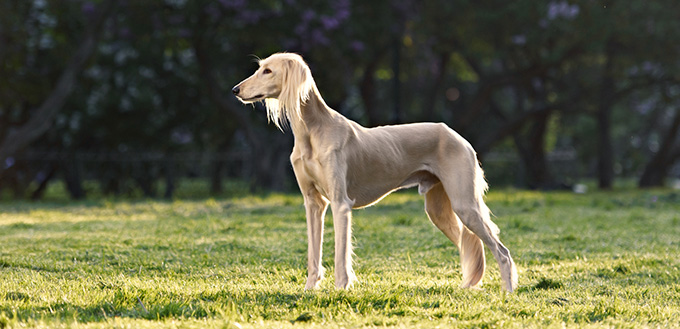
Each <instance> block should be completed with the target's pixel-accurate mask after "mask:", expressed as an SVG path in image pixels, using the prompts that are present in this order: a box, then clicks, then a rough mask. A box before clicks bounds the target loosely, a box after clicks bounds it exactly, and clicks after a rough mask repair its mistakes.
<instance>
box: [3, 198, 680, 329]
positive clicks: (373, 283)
mask: <svg viewBox="0 0 680 329" xmlns="http://www.w3.org/2000/svg"><path fill="white" fill-rule="evenodd" d="M488 203H489V206H490V208H491V209H492V210H493V211H494V213H495V215H496V219H495V221H496V223H497V224H498V226H499V227H500V228H501V239H502V241H503V242H504V243H505V245H506V246H508V248H509V249H510V250H511V252H512V253H513V256H514V259H515V262H516V263H517V266H518V268H519V275H520V276H519V284H520V288H519V289H518V290H517V291H516V292H515V293H513V294H507V293H504V292H502V291H501V288H500V286H501V285H500V283H501V282H500V278H499V272H498V266H497V265H496V263H495V261H494V259H493V257H492V256H491V254H490V253H488V252H487V263H488V270H487V274H486V276H485V280H484V282H485V284H484V286H483V289H481V290H464V289H460V288H459V287H458V285H459V284H460V282H461V273H460V265H459V263H460V262H459V258H458V250H457V249H456V247H455V246H454V245H453V244H452V243H450V242H449V241H448V240H447V239H446V238H445V237H444V235H443V234H441V233H440V232H439V231H438V230H437V229H436V228H435V227H434V226H433V225H432V224H431V223H430V222H429V221H428V219H427V217H426V216H425V213H424V211H423V200H422V197H420V196H418V195H417V194H416V193H414V192H403V193H397V194H394V195H392V196H390V197H388V198H386V199H385V200H383V202H382V203H380V204H379V205H377V206H374V207H372V208H368V209H365V210H358V211H355V212H354V244H355V254H356V255H355V270H356V272H357V276H358V278H359V282H358V284H357V285H356V286H355V287H354V288H353V289H351V290H349V291H342V290H336V289H335V288H334V285H333V277H332V273H333V234H332V233H333V227H332V226H333V225H332V220H331V218H330V214H329V216H327V218H326V219H327V220H326V232H325V241H324V247H325V248H324V251H325V254H324V256H323V260H324V265H325V267H326V269H327V273H328V274H329V275H327V277H326V279H325V280H324V281H323V282H322V284H321V289H319V290H317V291H313V292H305V291H304V290H303V287H304V282H305V278H306V249H307V242H306V227H305V219H304V209H303V206H302V198H301V197H300V196H299V195H298V194H271V195H260V196H249V195H243V196H238V197H233V198H223V199H221V198H219V199H212V198H205V199H198V200H196V199H193V200H191V199H183V200H176V201H172V202H167V201H158V200H141V201H129V200H128V201H126V200H122V201H121V200H110V199H100V200H88V201H83V202H76V203H72V202H63V201H53V202H41V203H30V202H12V201H2V202H1V203H0V328H14V327H56V328H64V327H66V328H71V327H73V328H109V327H113V328H156V327H165V328H250V327H257V328H260V327H271V328H282V327H283V328H285V327H291V328H307V327H315V328H340V327H345V328H354V327H374V326H393V327H400V328H435V327H441V328H452V327H465V328H468V327H479V328H525V327H533V328H561V327H563V326H565V325H566V326H567V327H624V328H626V327H630V328H637V327H678V326H680V259H679V256H680V193H679V192H677V191H675V192H674V191H671V190H650V191H634V190H626V191H617V192H611V193H600V192H595V193H588V194H585V195H575V194H572V193H567V192H551V193H538V192H526V191H515V190H500V191H499V190H495V191H492V192H491V193H490V194H489V195H488Z"/></svg>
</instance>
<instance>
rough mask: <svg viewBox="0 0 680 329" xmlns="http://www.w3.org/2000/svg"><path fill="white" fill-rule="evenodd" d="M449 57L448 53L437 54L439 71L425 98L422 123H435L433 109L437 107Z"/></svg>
mask: <svg viewBox="0 0 680 329" xmlns="http://www.w3.org/2000/svg"><path fill="white" fill-rule="evenodd" d="M449 57H451V53H450V52H442V53H440V54H439V58H438V60H439V71H438V72H437V73H436V75H435V77H434V79H433V81H434V82H433V83H432V87H431V88H430V92H429V95H428V96H427V97H425V100H424V103H423V110H422V114H421V116H420V120H422V121H436V118H435V107H436V106H437V100H439V99H441V97H439V95H440V90H441V87H442V83H443V82H444V77H445V76H446V67H447V65H448V63H449Z"/></svg>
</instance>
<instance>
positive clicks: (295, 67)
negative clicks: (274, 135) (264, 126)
mask: <svg viewBox="0 0 680 329" xmlns="http://www.w3.org/2000/svg"><path fill="white" fill-rule="evenodd" d="M281 67H282V72H281V73H282V79H281V93H280V94H279V97H277V99H266V100H265V104H266V106H267V113H268V115H269V119H270V120H271V121H274V124H275V125H276V126H277V127H279V129H281V124H283V125H285V124H286V122H285V121H286V120H287V121H292V120H299V119H300V116H301V113H300V105H301V104H303V103H304V102H305V101H307V99H308V98H309V92H310V91H311V90H312V86H313V84H314V81H313V79H312V74H311V72H310V70H309V67H308V66H307V64H305V63H304V62H303V61H302V59H300V60H297V59H290V58H287V59H284V60H283V63H282V65H281Z"/></svg>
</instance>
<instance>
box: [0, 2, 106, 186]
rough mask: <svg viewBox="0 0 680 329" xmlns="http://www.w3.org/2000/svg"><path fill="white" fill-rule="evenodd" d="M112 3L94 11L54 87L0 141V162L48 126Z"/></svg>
mask: <svg viewBox="0 0 680 329" xmlns="http://www.w3.org/2000/svg"><path fill="white" fill-rule="evenodd" d="M116 5H117V1H116V0H109V1H107V2H105V3H104V4H103V5H102V7H101V10H99V11H98V12H97V13H96V14H95V16H94V18H93V19H92V23H91V24H90V27H89V28H88V29H87V31H86V32H85V37H84V38H83V41H82V42H81V44H80V46H79V47H78V49H77V50H76V52H75V53H74V54H73V56H71V58H70V59H69V61H68V64H67V65H66V67H65V68H64V71H63V72H62V73H61V76H60V77H59V79H58V80H57V83H56V85H55V86H54V89H52V91H51V92H50V94H49V95H48V96H47V98H46V99H45V101H43V103H42V104H41V105H40V107H38V108H37V109H36V110H35V111H34V112H33V113H32V114H31V118H30V119H29V120H28V122H26V124H24V125H22V126H21V127H19V128H18V129H16V130H14V131H11V132H10V133H9V134H8V135H7V137H6V138H5V139H4V140H3V141H2V144H0V161H3V162H4V160H5V159H7V158H8V157H10V156H12V155H13V154H14V153H16V152H17V151H19V150H20V149H22V148H24V147H26V146H28V145H29V144H30V143H31V142H33V141H34V140H36V139H38V138H39V137H40V136H42V135H43V134H44V133H45V132H46V131H47V130H48V129H49V128H50V126H51V125H52V121H53V120H54V117H55V116H56V115H57V114H58V113H59V111H60V110H61V108H62V107H63V106H64V103H65V102H66V99H67V98H68V97H69V96H70V95H71V92H72V91H73V87H74V86H75V84H76V82H77V78H78V75H80V73H81V72H82V71H83V70H84V69H85V64H86V63H87V61H88V60H89V59H90V58H91V57H92V54H94V52H95V50H96V48H97V44H98V43H99V39H100V37H101V34H102V31H103V26H104V22H105V21H106V18H107V17H108V16H109V15H110V14H111V12H112V11H113V9H114V7H115V6H116ZM3 167H4V166H0V173H1V172H2V171H3V170H4V168H3Z"/></svg>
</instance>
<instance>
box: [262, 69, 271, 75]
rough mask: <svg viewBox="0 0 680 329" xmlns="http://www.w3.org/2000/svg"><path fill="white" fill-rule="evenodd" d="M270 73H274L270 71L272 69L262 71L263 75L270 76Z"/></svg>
mask: <svg viewBox="0 0 680 329" xmlns="http://www.w3.org/2000/svg"><path fill="white" fill-rule="evenodd" d="M269 73H272V70H270V69H264V70H262V74H269Z"/></svg>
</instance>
